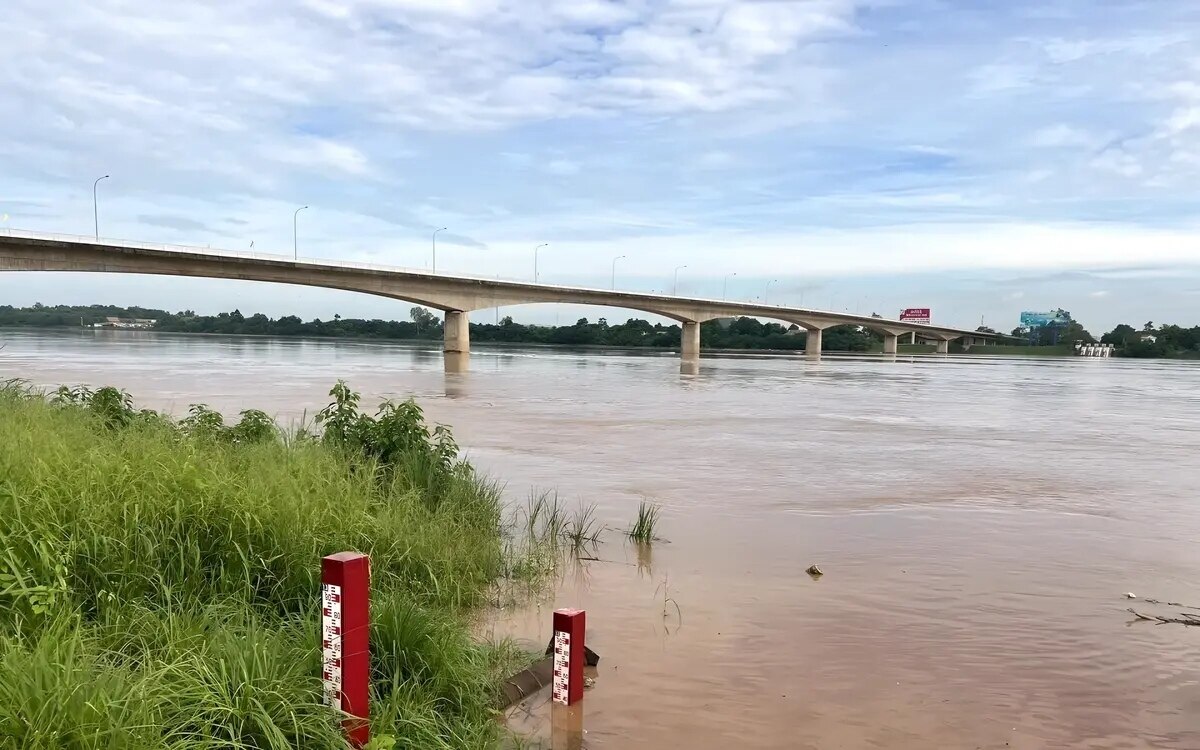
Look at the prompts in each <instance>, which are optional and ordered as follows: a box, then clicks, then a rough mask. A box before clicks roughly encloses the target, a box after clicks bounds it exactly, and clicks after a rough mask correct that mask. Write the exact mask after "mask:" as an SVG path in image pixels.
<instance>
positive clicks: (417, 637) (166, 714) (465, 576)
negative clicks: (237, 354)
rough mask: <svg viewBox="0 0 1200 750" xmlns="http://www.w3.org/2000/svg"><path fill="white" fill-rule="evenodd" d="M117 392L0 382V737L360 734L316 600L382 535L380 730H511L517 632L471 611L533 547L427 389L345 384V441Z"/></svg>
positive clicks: (314, 744) (429, 735) (238, 744)
mask: <svg viewBox="0 0 1200 750" xmlns="http://www.w3.org/2000/svg"><path fill="white" fill-rule="evenodd" d="M103 390H104V393H105V395H104V396H102V397H100V398H97V396H98V395H99V394H100V393H101V391H97V392H95V393H94V394H93V393H90V392H72V391H67V392H65V393H62V392H60V394H59V395H58V398H57V403H50V402H48V401H47V400H46V399H45V398H43V397H42V396H40V395H39V394H35V393H31V392H29V391H28V390H26V389H25V388H24V387H23V386H22V385H21V384H19V383H15V382H8V383H2V384H0V748H2V749H3V750H8V749H9V748H12V749H14V750H15V749H17V748H19V749H20V750H42V749H44V750H51V748H54V749H55V750H58V749H62V750H101V748H103V749H104V750H149V749H150V748H173V749H177V750H192V749H194V748H195V749H199V748H256V749H259V750H274V749H277V748H278V749H280V750H282V749H283V748H306V749H308V748H342V747H344V746H345V745H344V742H343V740H342V738H341V732H340V729H339V723H338V721H339V717H338V716H337V715H336V714H335V713H334V712H333V711H332V710H330V709H327V708H325V707H323V706H322V705H320V684H319V673H320V671H319V661H320V647H319V643H318V630H319V612H318V609H317V606H316V603H315V599H316V592H317V590H318V584H319V560H320V558H321V557H322V556H323V555H327V554H330V553H333V552H338V551H342V550H358V551H362V552H365V553H367V554H369V555H370V556H371V566H372V595H373V601H372V663H373V675H372V677H373V686H372V687H373V694H374V695H373V704H372V710H373V715H372V727H373V734H375V735H376V736H381V737H383V738H385V739H384V741H383V742H381V743H379V744H377V745H376V747H391V746H393V744H394V746H395V747H403V748H456V749H457V748H484V747H492V746H494V744H495V742H496V739H497V734H498V732H499V731H500V729H499V725H498V724H497V722H495V721H494V720H493V712H492V710H491V705H492V703H493V700H494V696H495V690H496V686H497V684H498V678H499V677H500V676H501V675H500V674H499V673H498V670H501V669H504V668H505V667H507V666H508V665H509V664H511V663H512V662H513V661H514V659H515V660H519V659H520V654H517V653H515V652H514V649H512V647H511V646H510V645H508V644H502V645H500V646H498V647H497V646H488V645H479V644H477V643H475V642H474V641H473V640H472V638H471V637H470V631H469V612H470V610H471V609H472V608H473V607H476V606H477V605H479V604H480V603H482V602H483V601H485V599H486V598H487V597H488V596H489V590H490V588H491V586H492V585H493V582H494V581H495V580H496V579H497V577H498V576H501V575H504V574H506V573H508V572H510V569H511V568H513V567H514V566H515V565H518V564H520V563H516V562H514V560H516V559H517V558H516V557H514V556H512V555H511V554H510V555H508V556H507V557H506V553H505V547H504V543H503V539H502V531H501V525H500V492H499V489H498V488H497V487H496V486H494V485H492V484H490V483H488V482H486V481H484V480H482V479H480V478H478V477H477V476H475V475H474V474H473V473H472V472H471V471H470V467H468V466H466V465H465V464H462V463H460V462H458V460H457V458H456V455H451V454H456V453H457V447H456V446H454V444H453V441H452V439H451V438H450V437H449V433H448V432H446V431H444V430H440V429H439V430H427V429H426V428H425V426H424V423H423V421H422V420H421V415H420V411H419V409H417V408H416V405H415V404H411V402H409V403H406V404H403V405H399V406H392V407H390V408H381V410H380V413H379V416H378V418H377V419H372V418H365V421H358V418H357V417H356V416H355V414H357V409H356V406H357V398H356V397H354V398H353V399H351V398H350V397H351V396H353V394H351V393H350V392H349V391H348V389H347V390H345V391H344V392H342V393H341V394H338V393H337V392H336V389H335V394H334V395H335V404H334V405H331V408H333V407H336V408H334V409H333V411H332V412H328V413H325V414H324V416H325V417H326V420H325V431H326V435H328V434H329V433H330V431H331V430H340V433H339V434H341V435H342V438H344V439H341V440H329V439H318V438H316V437H314V436H312V435H308V434H300V435H291V436H286V438H285V436H281V435H279V434H278V431H277V430H275V429H274V427H273V425H269V424H267V423H264V422H263V418H262V415H261V412H250V413H248V414H249V416H246V415H243V419H242V421H241V422H239V423H238V424H237V425H233V426H225V425H224V424H223V423H221V422H220V419H219V417H220V415H217V414H215V413H213V412H211V411H208V410H205V409H202V408H201V409H194V410H193V411H192V413H191V415H190V416H189V418H188V419H189V420H191V423H190V424H188V420H185V423H184V424H183V425H182V426H181V425H179V424H176V423H173V422H172V421H170V420H168V419H167V418H165V417H162V416H161V415H157V414H154V413H152V412H137V411H134V410H133V408H132V404H130V403H129V402H128V399H127V397H124V394H120V392H116V391H111V390H110V389H103ZM332 419H341V421H340V422H337V423H335V424H333V425H332V426H331V425H330V421H331V420H332ZM239 428H240V429H239ZM544 512H546V513H549V514H550V515H556V516H557V517H558V518H557V520H555V519H546V520H545V521H543V520H542V519H543V518H544V516H541V514H542V513H544ZM538 513H539V518H538V519H537V523H538V524H539V525H541V524H543V523H545V524H549V525H550V526H551V527H553V528H557V530H558V531H557V533H561V531H562V525H563V524H564V523H565V521H563V520H562V514H561V510H554V509H553V508H552V509H549V511H547V510H546V509H542V510H539V511H538ZM388 737H391V738H394V740H395V742H394V743H392V742H390V741H388V740H387V739H386V738H388Z"/></svg>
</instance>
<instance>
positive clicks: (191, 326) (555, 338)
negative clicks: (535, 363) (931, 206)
mask: <svg viewBox="0 0 1200 750" xmlns="http://www.w3.org/2000/svg"><path fill="white" fill-rule="evenodd" d="M108 317H116V318H126V319H128V318H141V319H150V320H154V321H155V323H154V326H153V329H154V330H156V331H167V332H178V333H223V334H238V335H257V336H325V337H334V338H371V339H391V340H397V341H404V340H417V341H421V340H426V341H434V340H440V339H441V338H442V321H441V318H440V317H439V316H438V315H435V314H434V313H432V312H430V311H429V310H427V309H425V308H423V307H414V308H412V310H411V311H410V312H409V319H408V320H380V319H374V320H364V319H360V318H343V317H341V316H340V315H335V316H334V317H333V319H332V320H321V319H319V318H314V319H313V320H309V321H304V320H301V319H300V318H298V317H296V316H295V315H285V316H282V317H279V318H271V317H268V316H266V315H263V314H262V313H255V314H253V315H244V314H242V312H241V311H240V310H234V311H232V312H223V313H220V314H219V315H198V314H196V313H195V311H192V310H183V311H180V312H175V313H172V312H169V311H167V310H157V309H153V308H145V307H117V306H114V305H86V306H79V305H54V306H47V305H42V304H40V303H39V304H35V305H34V306H32V307H12V306H10V305H0V325H3V326H31V327H66V326H76V327H78V326H91V325H93V324H96V323H102V322H104V320H105V319H106V318H108ZM804 333H805V332H804V330H803V329H800V328H799V327H797V326H794V325H793V326H790V327H785V326H783V325H780V324H779V323H763V322H762V321H759V320H757V319H755V318H733V319H726V320H720V321H716V320H714V321H708V322H706V323H703V324H701V326H700V342H701V344H702V345H703V346H704V347H705V348H711V349H784V350H797V349H803V348H804V344H805V338H806V337H805V335H804ZM471 339H472V340H473V341H476V342H500V343H512V344H556V345H562V346H613V347H645V348H660V349H671V348H678V347H679V339H680V327H679V325H677V324H672V325H664V324H662V323H651V322H649V321H647V320H642V319H639V318H630V319H629V320H627V321H625V322H624V323H609V322H608V320H607V319H606V318H600V319H599V320H597V321H594V322H593V321H590V320H588V319H587V318H580V319H579V320H577V321H575V323H574V324H572V325H565V326H548V325H533V324H523V323H517V322H516V321H514V320H513V319H512V318H511V317H505V318H502V319H501V320H500V321H499V322H498V323H471ZM880 341H881V338H880V336H879V335H878V334H876V333H874V332H872V331H867V330H861V329H859V327H858V326H852V325H846V326H834V327H833V328H827V329H826V330H825V333H824V336H823V337H822V345H823V346H822V348H823V349H825V350H828V351H868V350H870V349H871V348H873V347H877V346H878V345H879V343H880Z"/></svg>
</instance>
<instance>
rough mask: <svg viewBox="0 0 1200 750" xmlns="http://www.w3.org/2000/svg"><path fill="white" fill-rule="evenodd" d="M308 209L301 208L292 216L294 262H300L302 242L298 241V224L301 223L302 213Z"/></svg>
mask: <svg viewBox="0 0 1200 750" xmlns="http://www.w3.org/2000/svg"><path fill="white" fill-rule="evenodd" d="M306 208H308V206H301V207H300V208H297V209H296V211H295V213H293V214H292V260H300V241H299V240H297V239H296V224H297V222H298V221H299V218H300V212H301V211H303V210H304V209H306Z"/></svg>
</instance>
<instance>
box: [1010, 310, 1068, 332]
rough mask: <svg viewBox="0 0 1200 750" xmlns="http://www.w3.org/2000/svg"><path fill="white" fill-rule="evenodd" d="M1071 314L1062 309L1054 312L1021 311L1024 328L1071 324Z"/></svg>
mask: <svg viewBox="0 0 1200 750" xmlns="http://www.w3.org/2000/svg"><path fill="white" fill-rule="evenodd" d="M1070 322H1071V316H1070V315H1068V314H1067V313H1065V312H1064V311H1062V310H1055V311H1054V312H1029V311H1025V312H1023V313H1021V327H1023V328H1045V327H1046V326H1065V325H1068V324H1070Z"/></svg>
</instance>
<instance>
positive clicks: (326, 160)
mask: <svg viewBox="0 0 1200 750" xmlns="http://www.w3.org/2000/svg"><path fill="white" fill-rule="evenodd" d="M270 155H271V156H272V157H273V158H275V159H278V160H279V161H282V162H286V163H288V164H294V165H296V166H300V167H305V168H308V169H316V170H320V169H336V170H339V171H342V172H345V173H347V174H351V175H365V174H367V173H368V172H369V171H370V165H369V164H368V161H367V157H366V155H365V154H363V152H362V151H360V150H358V149H357V148H355V147H354V146H351V145H349V144H346V143H338V142H337V141H332V140H329V139H326V138H307V139H303V140H301V141H298V142H295V143H289V144H286V145H282V146H280V147H278V148H276V149H274V150H273V151H272V152H271V154H270Z"/></svg>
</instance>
